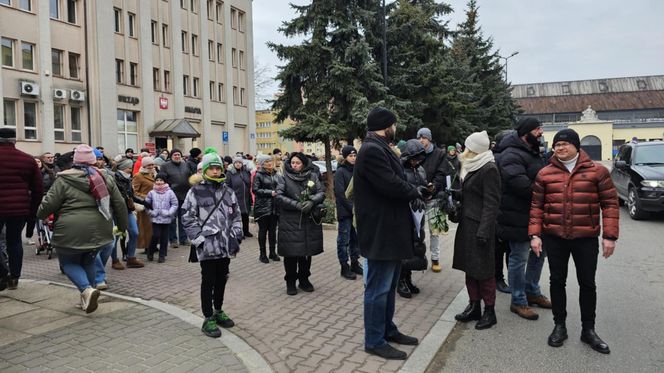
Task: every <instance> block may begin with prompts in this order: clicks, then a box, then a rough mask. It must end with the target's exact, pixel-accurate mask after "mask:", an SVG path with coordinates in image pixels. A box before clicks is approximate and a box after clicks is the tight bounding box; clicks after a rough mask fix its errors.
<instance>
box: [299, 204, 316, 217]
mask: <svg viewBox="0 0 664 373" xmlns="http://www.w3.org/2000/svg"><path fill="white" fill-rule="evenodd" d="M312 208H314V201H304V202H302V203H301V204H300V210H301V211H302V213H303V214H308V213H310V212H311V209H312Z"/></svg>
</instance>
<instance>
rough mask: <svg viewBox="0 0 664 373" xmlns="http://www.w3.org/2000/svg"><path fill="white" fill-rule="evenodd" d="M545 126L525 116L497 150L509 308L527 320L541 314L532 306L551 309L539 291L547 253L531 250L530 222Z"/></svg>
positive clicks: (500, 223) (501, 233)
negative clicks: (533, 185)
mask: <svg viewBox="0 0 664 373" xmlns="http://www.w3.org/2000/svg"><path fill="white" fill-rule="evenodd" d="M542 132H543V131H542V125H541V123H540V121H539V120H537V119H535V118H523V119H521V120H520V121H519V123H518V124H517V130H516V131H515V132H513V133H510V134H508V135H506V136H505V137H504V138H503V139H502V141H501V142H500V144H499V145H498V148H497V149H496V151H497V152H498V153H500V156H499V157H498V162H499V163H498V166H499V168H500V173H501V179H502V189H503V191H502V198H501V205H500V213H499V214H498V227H497V231H498V237H499V238H500V239H502V240H504V241H507V242H509V247H510V256H509V265H508V269H507V272H508V278H509V283H510V289H511V291H512V302H511V305H510V310H511V311H512V312H514V313H516V314H517V315H519V316H521V317H523V318H524V319H528V320H537V318H538V317H539V315H538V314H537V313H536V312H535V311H533V310H532V309H531V308H530V305H537V306H539V307H540V308H551V301H549V299H547V298H546V297H545V296H544V295H542V292H541V291H540V286H539V279H540V276H541V274H542V267H543V266H544V255H540V256H539V257H538V256H536V255H535V254H533V253H532V252H531V251H530V239H529V238H528V222H529V217H530V202H531V201H532V194H533V191H532V184H533V181H534V180H535V177H536V176H537V173H538V172H539V171H540V170H541V169H542V168H543V167H544V165H545V163H544V159H543V158H542V157H541V156H540V152H539V139H540V138H541V137H542Z"/></svg>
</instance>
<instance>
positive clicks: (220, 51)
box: [217, 43, 224, 63]
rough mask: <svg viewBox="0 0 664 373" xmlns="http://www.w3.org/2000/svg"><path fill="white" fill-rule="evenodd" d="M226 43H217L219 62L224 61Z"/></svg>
mask: <svg viewBox="0 0 664 373" xmlns="http://www.w3.org/2000/svg"><path fill="white" fill-rule="evenodd" d="M223 61H224V45H223V44H221V43H217V62H219V63H224V62H223Z"/></svg>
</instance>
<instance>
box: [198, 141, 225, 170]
mask: <svg viewBox="0 0 664 373" xmlns="http://www.w3.org/2000/svg"><path fill="white" fill-rule="evenodd" d="M203 154H205V155H204V156H203V159H202V160H201V163H202V164H203V175H205V172H207V169H208V168H210V166H219V167H221V169H222V170H223V169H224V162H223V161H222V160H221V157H220V156H219V154H217V149H215V148H214V147H212V146H209V147H207V148H205V151H204V152H203Z"/></svg>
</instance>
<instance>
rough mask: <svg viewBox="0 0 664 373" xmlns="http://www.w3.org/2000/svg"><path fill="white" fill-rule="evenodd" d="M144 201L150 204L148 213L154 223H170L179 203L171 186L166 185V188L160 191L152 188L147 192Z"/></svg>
mask: <svg viewBox="0 0 664 373" xmlns="http://www.w3.org/2000/svg"><path fill="white" fill-rule="evenodd" d="M145 201H147V202H148V204H150V205H151V206H152V209H149V210H148V214H149V215H150V218H152V222H153V223H154V224H171V222H173V218H174V217H175V213H176V212H177V211H178V207H179V204H178V198H177V197H176V196H175V193H173V191H172V190H171V188H168V187H167V189H166V190H164V191H161V192H158V191H157V190H156V189H153V190H151V191H149V192H148V195H147V197H145Z"/></svg>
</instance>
